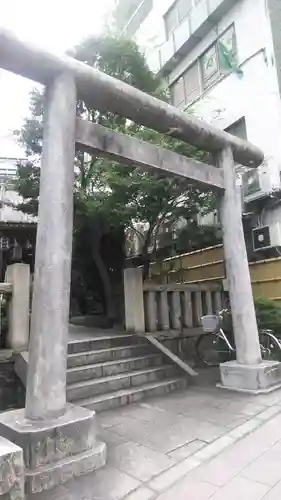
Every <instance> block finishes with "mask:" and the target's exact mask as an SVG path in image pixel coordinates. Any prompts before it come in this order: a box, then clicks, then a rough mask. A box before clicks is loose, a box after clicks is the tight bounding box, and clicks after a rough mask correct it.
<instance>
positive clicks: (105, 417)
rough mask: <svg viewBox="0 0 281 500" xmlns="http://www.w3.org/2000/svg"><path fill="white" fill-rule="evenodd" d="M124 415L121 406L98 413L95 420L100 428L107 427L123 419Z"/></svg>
mask: <svg viewBox="0 0 281 500" xmlns="http://www.w3.org/2000/svg"><path fill="white" fill-rule="evenodd" d="M126 416H127V415H126V413H125V412H124V410H123V408H117V409H116V410H108V411H103V412H101V413H98V414H97V421H98V424H99V426H100V427H101V428H102V429H107V428H109V427H113V426H114V425H117V424H119V423H120V422H122V421H124V419H125V418H126Z"/></svg>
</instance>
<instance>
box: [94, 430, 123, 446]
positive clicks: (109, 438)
mask: <svg viewBox="0 0 281 500" xmlns="http://www.w3.org/2000/svg"><path fill="white" fill-rule="evenodd" d="M99 438H100V440H101V441H102V442H104V443H106V444H107V445H109V446H110V447H115V446H119V445H120V444H123V443H126V442H127V440H126V439H125V438H124V436H120V435H119V434H117V433H116V432H114V431H113V430H111V429H103V430H102V431H100V432H99Z"/></svg>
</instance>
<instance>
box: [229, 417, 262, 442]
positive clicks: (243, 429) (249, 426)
mask: <svg viewBox="0 0 281 500" xmlns="http://www.w3.org/2000/svg"><path fill="white" fill-rule="evenodd" d="M260 425H261V421H260V420H259V419H257V418H252V419H251V420H249V421H247V422H245V423H244V424H242V425H239V426H238V427H236V428H235V429H233V430H232V431H231V432H230V433H229V437H232V438H234V439H240V438H241V437H243V436H246V434H249V432H252V431H253V430H255V429H256V428H257V427H259V426H260Z"/></svg>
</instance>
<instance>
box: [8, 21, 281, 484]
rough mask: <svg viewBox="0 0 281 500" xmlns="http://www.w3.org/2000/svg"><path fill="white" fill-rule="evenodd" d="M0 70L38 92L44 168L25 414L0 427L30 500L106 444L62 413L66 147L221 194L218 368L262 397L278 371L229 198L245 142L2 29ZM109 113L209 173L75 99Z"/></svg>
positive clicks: (88, 426) (95, 461)
mask: <svg viewBox="0 0 281 500" xmlns="http://www.w3.org/2000/svg"><path fill="white" fill-rule="evenodd" d="M0 67H1V68H3V69H5V70H8V71H11V72H13V73H16V74H18V75H22V76H24V77H27V78H30V79H32V80H34V81H37V82H40V83H41V84H44V85H45V86H46V101H45V109H44V138H43V158H42V168H41V181H40V203H39V216H38V231H37V245H36V262H35V278H34V294H33V304H32V317H31V337H30V350H29V367H28V379H27V395H26V406H25V410H19V411H13V412H7V413H6V414H4V415H2V416H1V417H0V434H2V435H3V436H4V437H6V438H8V439H10V440H12V441H13V442H15V443H16V444H18V445H19V446H22V447H23V449H24V454H25V463H26V485H27V489H28V491H30V492H35V491H41V490H42V489H48V488H51V487H53V486H55V485H56V484H58V483H59V482H63V481H65V480H67V479H69V478H70V477H71V476H74V475H79V474H81V473H84V472H86V471H90V470H94V469H95V468H97V467H100V466H102V465H103V464H104V462H105V445H103V444H100V443H97V442H96V440H95V434H94V432H93V412H90V411H88V410H86V409H83V408H79V407H76V406H73V405H68V404H67V403H66V360H67V334H68V313H69V290H70V271H71V244H72V224H73V221H72V219H73V180H74V158H75V142H76V143H77V144H78V145H79V147H81V148H84V149H85V150H89V149H90V150H91V151H98V152H99V153H101V154H103V155H106V156H109V157H111V158H114V159H117V160H122V162H127V163H128V164H133V165H136V164H138V165H140V166H141V167H143V168H147V169H154V170H158V171H165V172H167V173H170V174H173V175H178V176H182V177H184V178H188V179H190V180H191V181H192V182H196V183H198V184H201V185H202V186H203V187H206V186H209V187H210V188H212V189H215V190H217V191H219V193H220V194H221V219H222V228H223V240H224V250H225V261H226V269H227V277H228V283H229V291H230V299H231V307H232V315H233V325H234V334H235V342H236V349H237V359H236V361H233V362H229V363H225V364H222V365H221V383H222V386H223V387H226V388H232V389H235V390H241V391H247V392H259V391H268V390H271V389H272V388H274V387H276V386H277V385H278V384H279V383H280V381H281V370H280V364H279V363H275V362H263V361H262V360H261V353H260V346H259V339H258V330H257V323H256V317H255V311H254V304H253V296H252V289H251V282H250V275H249V268H248V261H247V254H246V248H245V242H244V235H243V227H242V221H241V213H240V209H239V202H238V194H237V189H236V176H235V162H237V163H240V164H242V165H245V166H249V167H252V168H256V167H258V166H259V165H260V164H261V162H262V161H263V153H262V151H260V150H259V149H258V148H257V147H255V146H253V145H252V144H250V143H249V142H246V141H242V140H240V139H239V138H237V137H234V136H231V135H229V134H227V133H225V132H222V131H220V130H217V129H216V128H214V127H212V126H210V125H208V124H207V123H204V122H202V121H200V120H197V119H196V118H194V117H192V116H190V115H188V114H185V113H183V112H180V111H179V110H177V109H175V108H174V107H172V106H170V105H168V104H166V103H164V102H162V101H159V100H158V99H156V98H154V97H151V96H149V95H146V94H145V93H143V92H141V91H139V90H137V89H135V88H133V87H131V86H129V85H127V84H125V83H123V82H121V81H119V80H116V79H114V78H112V77H110V76H108V75H106V74H104V73H102V72H99V71H97V70H95V69H93V68H91V67H89V66H87V65H86V64H84V63H82V62H79V61H77V60H74V59H72V58H70V57H67V56H57V55H53V54H50V53H48V52H46V51H43V50H41V49H40V50H39V49H38V48H36V47H34V46H33V45H31V44H29V43H26V42H22V41H20V40H19V39H18V38H17V37H16V36H15V35H14V34H12V33H10V32H8V31H6V30H4V29H0ZM77 98H79V99H83V100H84V101H85V102H86V103H87V104H88V105H91V106H92V107H95V108H97V109H99V110H101V111H110V112H113V113H117V114H120V115H122V116H125V117H127V118H128V119H131V120H133V121H135V122H137V123H139V124H142V125H145V126H147V127H150V128H152V129H154V130H157V131H159V132H162V133H169V134H172V135H173V136H174V137H176V138H178V139H180V140H182V141H184V142H187V143H190V144H193V145H195V146H198V147H199V148H202V149H204V150H206V151H209V152H211V153H212V154H213V155H214V156H215V157H216V162H217V168H216V167H214V166H211V165H207V164H204V163H200V162H198V161H195V160H193V159H188V158H186V157H183V156H180V155H177V154H175V153H173V152H171V151H167V150H164V149H161V148H159V147H157V146H154V145H152V144H146V143H144V142H141V141H139V140H137V139H135V138H132V137H129V136H124V135H121V134H118V133H116V132H112V131H109V130H107V129H106V128H104V127H102V126H99V125H97V124H93V123H91V122H88V121H85V120H81V119H79V118H76V100H77Z"/></svg>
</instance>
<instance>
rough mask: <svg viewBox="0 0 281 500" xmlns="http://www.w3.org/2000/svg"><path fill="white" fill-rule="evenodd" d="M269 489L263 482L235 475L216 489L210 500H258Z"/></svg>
mask: <svg viewBox="0 0 281 500" xmlns="http://www.w3.org/2000/svg"><path fill="white" fill-rule="evenodd" d="M269 490H270V488H269V487H268V486H265V485H264V484H260V483H257V482H255V481H250V480H248V479H245V478H243V477H237V478H234V479H233V480H232V481H230V482H229V483H228V484H227V485H226V486H224V487H223V488H221V489H220V490H218V491H217V492H216V493H215V494H214V495H213V496H212V500H226V499H227V500H260V499H261V498H264V495H265V494H266V493H267V492H268V491H269Z"/></svg>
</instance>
